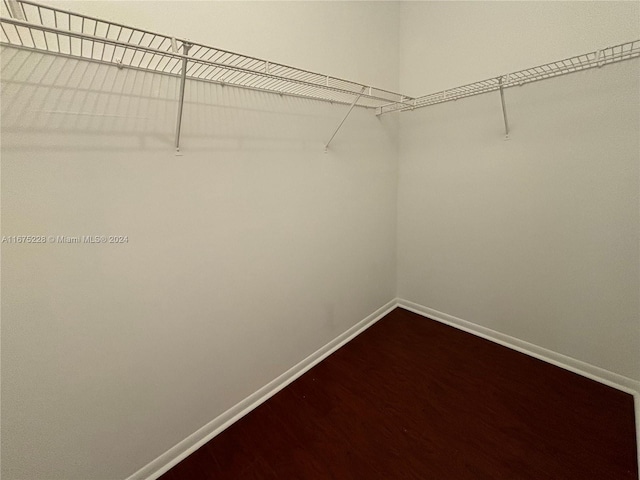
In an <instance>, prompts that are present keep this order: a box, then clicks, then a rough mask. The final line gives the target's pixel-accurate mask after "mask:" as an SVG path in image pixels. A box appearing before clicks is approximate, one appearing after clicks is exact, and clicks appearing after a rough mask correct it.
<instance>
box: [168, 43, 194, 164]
mask: <svg viewBox="0 0 640 480" xmlns="http://www.w3.org/2000/svg"><path fill="white" fill-rule="evenodd" d="M175 43H176V42H175V39H174V40H173V42H172V44H173V47H174V48H177V47H176V45H175ZM192 46H193V45H192V44H191V43H187V42H185V43H183V44H182V54H183V55H184V57H182V72H181V73H180V97H179V98H178V119H177V121H176V156H182V153H181V152H180V130H181V129H182V109H183V107H184V87H185V84H186V83H187V63H188V61H189V60H188V59H187V55H189V49H190V48H191V47H192Z"/></svg>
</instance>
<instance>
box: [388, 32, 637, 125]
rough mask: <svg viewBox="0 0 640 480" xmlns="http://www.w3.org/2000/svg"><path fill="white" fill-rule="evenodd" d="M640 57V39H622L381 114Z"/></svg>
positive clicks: (404, 103)
mask: <svg viewBox="0 0 640 480" xmlns="http://www.w3.org/2000/svg"><path fill="white" fill-rule="evenodd" d="M636 57H640V40H634V41H631V42H626V43H622V44H620V45H615V46H613V47H607V48H603V49H601V50H596V51H595V52H589V53H584V54H582V55H576V56H575V57H570V58H566V59H564V60H558V61H555V62H550V63H545V64H544V65H538V66H536V67H531V68H527V69H524V70H520V71H517V72H513V73H507V74H505V75H500V76H498V77H494V78H489V79H486V80H481V81H479V82H474V83H469V84H467V85H462V86H460V87H455V88H450V89H447V90H442V91H440V92H436V93H430V94H429V95H424V96H421V97H416V98H412V99H403V100H402V101H398V102H391V103H389V104H388V105H383V106H382V107H379V108H378V111H377V113H378V115H381V114H385V113H390V112H397V111H407V110H414V109H416V108H421V107H428V106H430V105H436V104H438V103H444V102H451V101H454V100H459V99H461V98H465V97H470V96H473V95H480V94H483V93H488V92H495V91H498V90H502V89H505V88H508V87H515V86H520V85H524V84H526V83H531V82H537V81H540V80H545V79H548V78H553V77H558V76H560V75H566V74H568V73H574V72H579V71H582V70H587V69H590V68H598V67H602V66H604V65H608V64H611V63H616V62H620V61H623V60H629V59H631V58H636Z"/></svg>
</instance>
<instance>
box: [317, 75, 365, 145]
mask: <svg viewBox="0 0 640 480" xmlns="http://www.w3.org/2000/svg"><path fill="white" fill-rule="evenodd" d="M366 89H367V87H362V90H360V93H359V94H358V95H357V96H356V98H354V99H353V102H351V106H350V107H349V110H348V111H347V114H346V115H345V116H344V118H343V119H342V121H341V122H340V124H339V125H338V128H336V130H335V131H334V132H333V135H331V138H330V139H329V141H328V142H327V143H326V144H325V146H324V153H327V152H328V151H329V144H330V143H331V141H332V140H333V137H335V136H336V133H338V130H340V127H342V124H343V123H344V122H345V120H346V119H347V117H348V116H349V114H350V113H351V110H353V107H355V106H356V103H358V100H360V97H361V96H362V95H363V94H364V91H365V90H366Z"/></svg>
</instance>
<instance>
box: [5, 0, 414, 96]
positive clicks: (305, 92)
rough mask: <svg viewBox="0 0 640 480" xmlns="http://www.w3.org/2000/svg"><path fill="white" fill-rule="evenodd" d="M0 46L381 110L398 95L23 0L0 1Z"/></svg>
mask: <svg viewBox="0 0 640 480" xmlns="http://www.w3.org/2000/svg"><path fill="white" fill-rule="evenodd" d="M0 7H1V10H0V14H1V16H0V27H1V33H0V44H4V45H10V46H12V47H17V48H24V49H29V50H39V51H43V52H47V53H53V54H56V55H62V56H66V57H73V58H78V59H83V60H87V61H93V62H100V63H106V64H110V65H116V66H118V67H119V68H125V67H126V68H133V69H138V70H145V71H152V72H157V73H162V74H167V75H173V76H181V74H182V73H183V71H182V70H183V63H184V62H185V60H186V62H187V63H186V78H187V79H190V80H200V81H206V82H212V83H217V84H221V85H231V86H235V87H241V88H248V89H252V90H260V91H266V92H271V93H277V94H280V95H291V96H298V97H305V98H312V99H315V100H322V101H327V102H332V103H341V104H346V105H349V104H351V103H352V102H353V99H354V97H358V98H359V100H358V105H357V106H360V107H368V108H379V107H381V106H383V105H387V104H389V103H392V102H403V101H404V98H405V97H404V96H403V95H401V94H399V93H394V92H390V91H388V90H384V89H380V88H376V87H373V86H370V85H364V84H361V83H357V82H352V81H349V80H344V79H341V78H337V77H332V76H329V75H324V74H320V73H315V72H310V71H308V70H303V69H300V68H295V67H290V66H287V65H283V64H280V63H275V62H270V61H268V60H264V59H260V58H255V57H250V56H247V55H242V54H239V53H234V52H230V51H227V50H222V49H219V48H214V47H210V46H207V45H203V44H199V43H196V42H191V41H189V40H187V39H181V38H175V37H170V36H167V35H163V34H160V33H155V32H151V31H148V30H143V29H140V28H136V27H129V26H126V25H123V24H120V23H116V22H111V21H107V20H103V19H99V18H95V17H91V16H87V15H83V14H79V13H75V12H71V11H67V10H62V9H59V8H55V7H52V6H49V5H42V4H39V3H36V2H32V1H29V0H2V3H1V4H0Z"/></svg>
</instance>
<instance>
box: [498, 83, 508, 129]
mask: <svg viewBox="0 0 640 480" xmlns="http://www.w3.org/2000/svg"><path fill="white" fill-rule="evenodd" d="M504 77H505V79H504V83H509V75H508V74H507V75H505V76H504ZM502 78H503V77H502V76H501V77H498V85H499V86H500V101H501V102H502V117H503V118H504V132H505V135H504V139H505V140H509V120H508V119H507V105H506V104H505V101H504V87H503V81H502Z"/></svg>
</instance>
